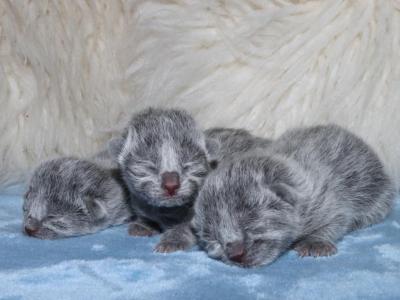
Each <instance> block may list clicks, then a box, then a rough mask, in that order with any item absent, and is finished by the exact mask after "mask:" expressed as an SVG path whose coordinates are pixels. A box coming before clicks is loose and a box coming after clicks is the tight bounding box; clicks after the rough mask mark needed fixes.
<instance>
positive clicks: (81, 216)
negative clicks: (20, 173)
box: [23, 156, 132, 239]
mask: <svg viewBox="0 0 400 300" xmlns="http://www.w3.org/2000/svg"><path fill="white" fill-rule="evenodd" d="M107 161H108V160H107V159H105V157H100V156H99V157H96V158H94V159H93V160H92V161H89V160H83V159H77V158H72V157H65V158H58V159H53V160H50V161H47V162H44V163H42V164H41V165H40V166H38V167H37V168H36V170H35V171H34V173H33V176H32V178H31V179H30V183H29V188H28V191H27V192H26V194H25V196H24V204H23V214H24V224H23V226H24V231H25V233H26V234H27V235H29V236H32V237H36V238H41V239H55V238H63V237H69V236H77V235H83V234H88V233H94V232H96V231H99V230H102V229H105V228H107V227H109V226H111V225H118V224H122V223H124V222H127V221H129V220H130V219H131V218H132V212H131V209H130V207H129V205H128V194H127V191H126V188H125V186H124V184H123V181H122V179H121V174H120V173H119V171H118V170H117V169H115V168H113V169H112V168H109V167H110V166H111V165H112V163H110V162H107ZM106 166H107V167H106Z"/></svg>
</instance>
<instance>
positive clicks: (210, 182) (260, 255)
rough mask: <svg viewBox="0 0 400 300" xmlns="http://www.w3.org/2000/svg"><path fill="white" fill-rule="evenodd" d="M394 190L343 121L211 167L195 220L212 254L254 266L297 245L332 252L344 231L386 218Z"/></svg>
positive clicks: (303, 250) (305, 251)
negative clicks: (215, 167)
mask: <svg viewBox="0 0 400 300" xmlns="http://www.w3.org/2000/svg"><path fill="white" fill-rule="evenodd" d="M393 198H394V187H393V186H392V184H391V182H390V180H389V178H388V177H387V175H386V174H385V172H384V170H383V166H382V164H381V162H380V161H379V159H378V157H377V156H376V154H375V153H374V152H373V151H372V149H371V148H370V147H369V146H368V145H366V144H365V143H364V142H363V141H362V140H361V139H359V138H358V137H356V136H354V135H353V134H351V133H349V132H348V131H346V130H344V129H342V128H340V127H338V126H335V125H329V126H317V127H311V128H305V129H296V130H292V131H289V132H287V133H286V134H284V135H283V136H281V137H280V138H279V139H277V140H276V141H274V142H273V143H272V144H271V145H270V146H269V147H268V149H267V150H266V151H265V152H264V154H260V152H258V153H253V154H249V155H244V156H242V157H240V158H238V159H235V160H233V161H228V162H226V163H225V162H224V163H223V164H222V165H221V166H220V167H219V168H217V169H216V170H215V171H214V172H211V173H210V175H209V176H208V177H207V179H206V181H205V183H204V185H203V188H202V190H201V192H200V193H199V196H198V199H197V201H196V205H195V216H194V220H193V226H194V228H195V229H196V231H197V234H198V237H199V240H200V244H201V246H202V247H203V248H204V249H205V250H206V251H207V252H208V255H209V256H210V257H214V258H216V259H221V260H222V261H224V262H226V263H229V264H235V265H239V266H242V267H251V266H258V265H263V264H269V263H271V262H273V261H274V260H275V259H276V258H278V257H279V256H280V255H281V254H282V253H283V252H284V251H286V250H287V249H288V248H290V247H294V249H295V250H296V251H297V252H298V254H299V255H300V256H327V255H332V254H334V253H335V252H336V251H337V250H336V247H335V242H336V241H337V240H338V239H340V238H342V237H343V235H344V234H346V233H348V232H349V231H352V230H355V229H357V228H362V227H365V226H368V225H370V224H374V223H377V222H380V221H382V220H383V219H384V217H385V216H386V215H387V214H388V213H389V211H390V209H391V207H392V204H393Z"/></svg>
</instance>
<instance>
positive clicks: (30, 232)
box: [25, 226, 39, 236]
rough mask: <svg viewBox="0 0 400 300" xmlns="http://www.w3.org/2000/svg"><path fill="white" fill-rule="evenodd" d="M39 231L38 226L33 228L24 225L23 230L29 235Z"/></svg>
mask: <svg viewBox="0 0 400 300" xmlns="http://www.w3.org/2000/svg"><path fill="white" fill-rule="evenodd" d="M38 231H39V228H33V227H28V226H25V232H26V234H27V235H29V236H35V234H36V233H37V232H38Z"/></svg>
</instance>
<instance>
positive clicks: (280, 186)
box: [270, 182, 298, 206]
mask: <svg viewBox="0 0 400 300" xmlns="http://www.w3.org/2000/svg"><path fill="white" fill-rule="evenodd" d="M270 190H271V191H272V192H273V193H275V195H276V196H277V197H279V198H280V199H282V200H283V201H285V202H286V203H288V204H290V205H291V206H295V205H296V203H297V198H298V196H297V192H296V191H295V189H294V188H292V187H291V186H289V185H287V184H286V183H283V182H281V183H274V184H272V185H271V186H270Z"/></svg>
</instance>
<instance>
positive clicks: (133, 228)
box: [113, 108, 209, 252]
mask: <svg viewBox="0 0 400 300" xmlns="http://www.w3.org/2000/svg"><path fill="white" fill-rule="evenodd" d="M113 148H114V150H113V152H114V153H116V155H117V156H118V161H119V165H120V169H121V172H122V175H123V178H124V180H125V182H126V184H127V186H128V188H129V191H130V192H131V194H132V196H133V197H132V199H131V204H132V206H133V208H134V209H135V211H137V213H138V219H137V220H136V221H135V222H133V223H132V224H131V225H130V228H129V233H130V234H131V235H135V236H150V235H153V234H157V233H159V232H163V234H162V237H161V241H160V243H159V244H158V245H157V246H156V248H155V250H156V251H158V252H172V251H176V250H182V249H186V248H188V247H190V246H191V245H192V244H193V243H194V242H195V240H194V239H193V238H192V236H191V235H190V228H189V223H188V222H189V221H190V219H191V217H192V214H193V209H192V206H193V203H194V200H195V198H196V196H197V194H198V191H199V189H200V187H201V186H202V184H203V181H204V178H205V177H206V175H207V173H208V171H209V166H208V162H207V157H206V147H205V138H204V134H203V132H202V131H201V130H200V129H199V128H198V127H197V125H196V123H195V121H194V119H193V118H192V117H191V116H190V115H189V114H188V113H186V112H185V111H181V110H174V109H165V110H164V109H155V108H149V109H146V110H144V111H142V112H139V113H137V114H135V115H134V116H133V117H132V120H131V121H130V123H129V124H128V126H127V128H126V130H125V132H124V134H123V136H122V138H121V140H120V141H119V142H118V141H115V142H114V146H113Z"/></svg>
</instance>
